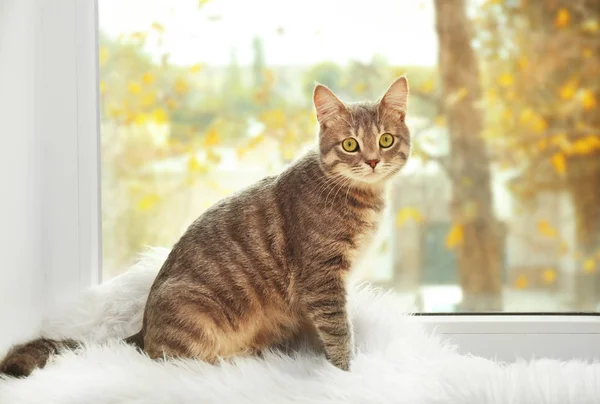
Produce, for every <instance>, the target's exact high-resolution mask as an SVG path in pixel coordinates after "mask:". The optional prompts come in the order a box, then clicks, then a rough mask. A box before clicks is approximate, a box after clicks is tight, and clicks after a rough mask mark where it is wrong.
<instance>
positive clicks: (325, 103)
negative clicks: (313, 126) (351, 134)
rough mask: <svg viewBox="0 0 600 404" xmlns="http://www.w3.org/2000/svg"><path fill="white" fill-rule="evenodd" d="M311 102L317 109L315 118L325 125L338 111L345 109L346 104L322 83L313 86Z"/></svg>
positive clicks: (341, 111)
mask: <svg viewBox="0 0 600 404" xmlns="http://www.w3.org/2000/svg"><path fill="white" fill-rule="evenodd" d="M313 102H314V104H315V109H316V110H317V120H318V121H319V123H320V124H321V125H324V126H327V124H328V123H329V122H331V121H332V119H333V118H335V117H336V116H337V115H339V114H340V113H343V112H344V111H346V106H345V105H344V103H343V102H342V101H340V99H339V98H338V97H336V95H335V94H334V93H333V91H331V90H330V89H328V88H327V87H325V86H324V85H322V84H317V85H316V86H315V91H314V93H313Z"/></svg>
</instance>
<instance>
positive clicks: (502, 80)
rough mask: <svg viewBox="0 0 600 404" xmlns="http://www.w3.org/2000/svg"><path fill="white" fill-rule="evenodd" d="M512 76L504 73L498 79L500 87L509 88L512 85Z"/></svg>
mask: <svg viewBox="0 0 600 404" xmlns="http://www.w3.org/2000/svg"><path fill="white" fill-rule="evenodd" d="M513 82H514V80H513V76H512V75H511V74H510V73H504V74H502V75H501V76H500V77H498V84H500V85H501V86H502V87H510V86H512V85H513Z"/></svg>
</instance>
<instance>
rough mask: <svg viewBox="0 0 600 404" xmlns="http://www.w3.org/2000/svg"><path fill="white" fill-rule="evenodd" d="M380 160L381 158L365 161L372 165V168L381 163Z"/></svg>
mask: <svg viewBox="0 0 600 404" xmlns="http://www.w3.org/2000/svg"><path fill="white" fill-rule="evenodd" d="M379 161H380V160H367V161H365V163H367V164H368V165H370V166H371V168H375V167H377V164H379Z"/></svg>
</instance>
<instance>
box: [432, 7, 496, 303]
mask: <svg viewBox="0 0 600 404" xmlns="http://www.w3.org/2000/svg"><path fill="white" fill-rule="evenodd" d="M435 10H436V29H437V35H438V41H439V55H438V65H439V70H440V74H441V84H442V96H443V99H444V100H445V102H444V112H445V114H446V119H447V122H448V129H449V132H450V146H451V158H450V167H449V171H450V176H451V179H452V184H453V189H452V193H453V196H452V206H451V215H452V221H453V223H454V225H455V226H458V227H457V228H458V229H459V230H458V231H457V233H458V234H461V233H462V237H460V236H458V237H456V238H457V239H458V242H457V245H456V249H457V254H458V268H459V278H460V282H461V287H462V291H463V300H462V303H461V307H460V309H461V311H500V310H502V281H501V276H500V272H501V271H500V268H501V248H500V242H499V241H500V240H499V237H498V233H499V231H498V230H499V226H498V222H497V221H496V219H495V215H494V211H493V196H492V190H491V183H490V182H491V181H490V162H489V157H488V154H487V150H486V147H485V143H484V141H483V139H482V128H483V114H482V111H481V110H480V107H478V105H480V104H479V103H480V100H481V88H480V78H479V68H478V64H477V59H476V57H475V53H474V51H473V48H472V45H471V40H472V33H471V29H472V26H471V21H470V20H469V19H468V18H467V16H466V10H465V1H464V0H435ZM461 239H462V240H461Z"/></svg>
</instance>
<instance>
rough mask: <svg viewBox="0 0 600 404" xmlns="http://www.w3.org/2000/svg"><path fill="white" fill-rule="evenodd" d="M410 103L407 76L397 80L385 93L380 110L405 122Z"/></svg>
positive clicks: (380, 103)
mask: <svg viewBox="0 0 600 404" xmlns="http://www.w3.org/2000/svg"><path fill="white" fill-rule="evenodd" d="M407 102H408V80H406V77H405V76H401V77H399V78H397V79H396V81H394V82H393V83H392V85H391V86H390V88H388V90H387V91H386V92H385V94H384V95H383V97H382V98H381V101H380V102H379V108H381V109H382V110H384V111H385V112H387V113H390V112H392V113H395V114H397V116H398V117H400V119H402V120H404V117H405V116H406V107H407Z"/></svg>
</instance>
